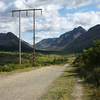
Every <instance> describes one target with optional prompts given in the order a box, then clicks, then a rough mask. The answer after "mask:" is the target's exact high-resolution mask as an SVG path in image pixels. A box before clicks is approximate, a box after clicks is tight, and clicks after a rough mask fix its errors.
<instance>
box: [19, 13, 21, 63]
mask: <svg viewBox="0 0 100 100" xmlns="http://www.w3.org/2000/svg"><path fill="white" fill-rule="evenodd" d="M19 64H21V12H20V11H19Z"/></svg>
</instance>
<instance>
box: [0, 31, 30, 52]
mask: <svg viewBox="0 0 100 100" xmlns="http://www.w3.org/2000/svg"><path fill="white" fill-rule="evenodd" d="M18 49H19V38H18V37H17V36H16V35H14V34H13V33H11V32H8V33H0V51H18ZM22 51H32V47H31V45H29V44H28V43H27V42H25V41H23V40H22Z"/></svg>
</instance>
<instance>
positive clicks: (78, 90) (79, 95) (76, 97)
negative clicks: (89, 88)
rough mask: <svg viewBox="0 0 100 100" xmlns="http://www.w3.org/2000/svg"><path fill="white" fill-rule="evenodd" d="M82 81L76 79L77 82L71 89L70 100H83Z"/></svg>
mask: <svg viewBox="0 0 100 100" xmlns="http://www.w3.org/2000/svg"><path fill="white" fill-rule="evenodd" d="M81 82H82V80H80V79H77V82H76V84H75V86H74V88H73V92H72V94H71V95H72V100H83V86H82V84H81Z"/></svg>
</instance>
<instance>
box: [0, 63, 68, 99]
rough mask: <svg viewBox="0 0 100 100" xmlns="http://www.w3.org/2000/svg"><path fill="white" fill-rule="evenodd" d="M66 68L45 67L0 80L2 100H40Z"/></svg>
mask: <svg viewBox="0 0 100 100" xmlns="http://www.w3.org/2000/svg"><path fill="white" fill-rule="evenodd" d="M66 66H68V65H66ZM66 66H62V67H60V66H57V67H44V68H40V69H37V70H33V71H29V72H22V73H17V74H13V75H9V76H7V77H2V78H0V100H38V99H39V98H40V97H41V96H42V95H43V94H44V93H45V92H46V91H47V89H48V86H49V85H50V84H51V83H52V82H53V81H54V80H55V79H56V78H57V77H59V76H60V75H61V73H62V72H63V71H64V69H65V68H66Z"/></svg>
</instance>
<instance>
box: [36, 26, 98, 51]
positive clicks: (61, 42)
mask: <svg viewBox="0 0 100 100" xmlns="http://www.w3.org/2000/svg"><path fill="white" fill-rule="evenodd" d="M97 39H100V25H99V24H98V25H96V26H94V27H92V28H90V29H89V30H85V29H84V28H83V27H81V26H79V27H77V28H74V29H73V30H72V31H69V32H66V33H64V34H62V35H61V36H60V37H58V38H49V39H44V40H42V41H40V42H38V43H37V44H36V46H37V49H41V50H51V51H63V52H65V53H78V52H81V51H82V50H83V49H87V48H89V47H92V42H93V40H97Z"/></svg>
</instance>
